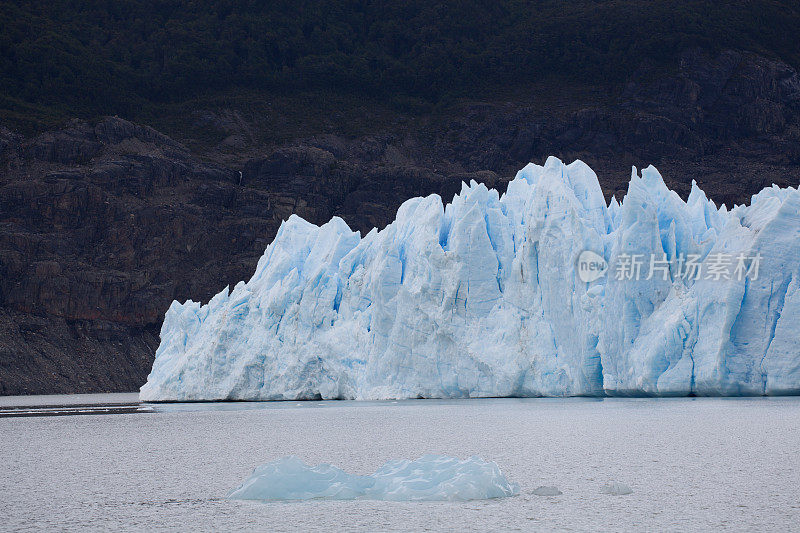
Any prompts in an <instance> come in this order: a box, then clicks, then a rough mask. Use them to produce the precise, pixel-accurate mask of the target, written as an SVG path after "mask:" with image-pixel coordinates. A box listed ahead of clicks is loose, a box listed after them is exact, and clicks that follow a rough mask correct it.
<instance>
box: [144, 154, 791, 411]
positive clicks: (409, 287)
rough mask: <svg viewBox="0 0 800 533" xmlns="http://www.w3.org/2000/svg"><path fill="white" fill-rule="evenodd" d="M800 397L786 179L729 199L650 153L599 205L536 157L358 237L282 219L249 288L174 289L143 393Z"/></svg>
mask: <svg viewBox="0 0 800 533" xmlns="http://www.w3.org/2000/svg"><path fill="white" fill-rule="evenodd" d="M587 258H588V259H587ZM722 267H726V268H722ZM798 393H800V192H798V190H797V189H794V188H791V187H788V188H779V187H776V186H773V187H768V188H765V189H764V190H762V191H761V192H760V193H758V194H756V195H754V196H753V198H752V201H751V203H750V205H742V206H734V207H733V208H731V209H730V210H729V209H728V208H727V207H726V206H724V205H723V206H721V207H717V206H716V205H715V204H714V203H713V202H712V201H711V200H709V199H708V198H706V196H705V194H704V193H703V192H702V191H701V190H700V189H699V188H698V187H697V186H696V185H695V184H693V186H692V190H691V193H690V194H689V197H688V199H687V201H683V200H682V199H681V198H680V197H679V196H678V194H677V193H675V192H673V191H671V190H669V189H668V188H667V187H666V185H665V184H664V181H663V180H662V178H661V176H660V175H659V173H658V172H657V171H656V169H655V168H653V167H648V168H645V169H644V170H642V172H641V175H639V173H638V172H637V170H636V169H634V171H633V173H632V176H631V181H630V184H629V187H628V191H627V194H626V195H625V197H624V198H623V199H622V201H621V202H617V200H616V199H612V200H611V202H610V204H606V202H605V199H604V197H603V194H602V191H601V189H600V185H599V183H598V180H597V177H596V175H595V174H594V172H593V171H592V170H591V169H590V168H589V167H588V166H587V165H586V164H584V163H582V162H581V161H575V162H574V163H571V164H568V165H567V164H564V163H562V162H561V161H560V160H558V159H556V158H554V157H551V158H549V159H548V160H547V161H546V163H545V164H544V166H539V165H535V164H529V165H527V166H526V167H525V168H523V169H522V170H521V171H519V172H518V173H517V176H516V178H515V179H514V180H513V181H511V182H510V183H509V185H508V189H507V191H506V192H505V193H504V194H502V195H500V194H499V193H498V192H497V191H495V190H490V189H487V188H486V187H485V186H484V185H482V184H477V183H475V182H472V183H470V184H469V185H467V184H464V185H463V186H462V189H461V192H460V193H459V194H457V195H456V196H455V197H454V198H453V200H452V202H451V203H449V204H446V205H445V204H444V203H443V202H442V199H441V198H440V197H439V196H437V195H431V196H428V197H425V198H413V199H411V200H408V201H406V202H405V203H404V204H403V205H402V206H401V207H400V208H399V210H398V212H397V217H396V219H395V221H394V222H392V223H391V224H389V225H388V226H387V227H386V228H384V229H383V230H380V231H378V230H376V229H374V230H372V231H370V232H369V233H368V234H367V235H365V236H364V237H362V236H361V235H360V234H359V233H358V232H353V231H351V230H350V228H348V226H347V224H346V223H345V222H344V221H343V220H341V219H340V218H333V219H332V220H331V221H330V222H328V223H326V224H324V225H322V226H316V225H314V224H311V223H309V222H306V221H305V220H303V219H301V218H299V217H297V216H294V215H293V216H292V217H290V218H289V219H288V220H286V221H285V222H284V223H283V224H282V226H281V228H280V230H279V231H278V233H277V235H276V237H275V239H274V241H273V242H272V244H270V245H269V247H268V248H267V250H266V252H265V253H264V255H263V257H262V258H261V259H260V261H259V262H258V266H257V267H256V271H255V273H254V275H253V277H252V278H251V279H250V280H249V281H248V282H240V283H238V284H237V285H236V286H235V287H234V288H233V290H232V291H231V290H229V289H228V288H225V289H224V290H223V291H222V292H220V293H219V294H217V295H216V296H215V297H214V298H212V299H211V301H210V302H209V303H208V304H206V305H201V304H200V303H197V302H193V301H187V302H185V303H179V302H173V303H172V305H171V306H170V308H169V310H168V311H167V314H166V317H165V320H164V324H163V327H162V330H161V344H160V346H159V348H158V350H157V352H156V358H155V362H154V364H153V369H152V371H151V373H150V376H149V377H148V381H147V383H146V384H145V385H144V386H143V387H142V389H141V393H140V397H141V399H142V400H145V401H194V400H298V399H400V398H467V397H497V396H526V397H527V396H604V395H609V396H640V395H644V396H687V395H722V396H740V395H765V394H766V395H780V394H798Z"/></svg>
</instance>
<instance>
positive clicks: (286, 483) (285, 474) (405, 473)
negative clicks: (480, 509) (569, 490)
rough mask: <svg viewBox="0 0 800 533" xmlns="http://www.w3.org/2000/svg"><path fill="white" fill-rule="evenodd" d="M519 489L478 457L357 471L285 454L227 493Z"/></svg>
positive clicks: (398, 495)
mask: <svg viewBox="0 0 800 533" xmlns="http://www.w3.org/2000/svg"><path fill="white" fill-rule="evenodd" d="M517 494H519V487H518V486H517V484H516V483H509V482H508V480H506V477H505V476H504V475H503V474H502V472H500V468H499V467H498V466H497V464H496V463H493V462H486V461H484V460H483V459H481V458H480V457H470V458H469V459H464V460H460V459H457V458H455V457H447V456H443V455H424V456H422V457H420V458H419V459H417V460H416V461H406V460H394V461H388V462H386V464H384V465H383V466H382V467H380V468H379V469H378V470H377V471H375V473H374V474H370V475H365V476H359V475H355V474H348V473H347V472H345V471H344V470H341V469H339V468H336V467H335V466H332V465H329V464H321V465H317V466H310V465H307V464H306V463H304V462H303V461H302V460H300V459H299V458H297V457H284V458H282V459H278V460H276V461H272V462H270V463H266V464H263V465H261V466H259V467H258V468H256V469H255V471H254V472H253V474H252V475H251V476H250V477H249V478H248V479H247V480H246V481H245V482H244V483H242V485H240V486H239V487H237V488H236V489H234V490H232V491H231V492H230V494H228V498H231V499H236V500H310V499H324V500H357V499H358V500H389V501H435V500H461V501H464V500H486V499H492V498H505V497H508V496H515V495H517Z"/></svg>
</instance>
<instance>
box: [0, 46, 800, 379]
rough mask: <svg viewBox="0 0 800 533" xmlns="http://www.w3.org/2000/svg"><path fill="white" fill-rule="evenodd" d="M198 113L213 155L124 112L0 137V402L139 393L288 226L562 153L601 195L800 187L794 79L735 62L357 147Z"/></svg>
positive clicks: (362, 226)
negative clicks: (188, 310)
mask: <svg viewBox="0 0 800 533" xmlns="http://www.w3.org/2000/svg"><path fill="white" fill-rule="evenodd" d="M653 80H655V81H653ZM550 90H551V91H558V87H551V88H550ZM231 113H232V114H233V115H237V112H236V111H233V112H231ZM229 114H230V113H229ZM200 116H202V117H205V118H204V119H203V120H200V121H198V126H197V127H198V128H203V127H208V128H217V129H220V130H224V131H225V132H226V137H225V140H224V141H223V142H222V143H220V144H219V145H216V146H212V147H210V148H208V149H206V150H202V151H197V150H194V151H190V150H189V149H187V148H186V147H185V146H184V144H181V142H178V141H176V140H173V139H171V138H169V137H167V136H165V135H163V134H161V133H159V132H157V131H155V130H154V129H152V128H149V127H147V126H142V125H137V124H134V123H131V122H128V121H126V120H124V119H121V118H117V117H109V118H105V119H103V120H100V121H97V122H92V123H87V122H82V121H77V120H76V121H73V122H72V123H70V124H68V125H66V126H65V127H63V128H61V129H58V130H55V131H50V132H47V133H44V134H41V135H38V136H34V137H29V138H25V137H22V136H20V135H17V134H15V133H13V132H11V131H9V130H8V129H6V128H3V127H1V126H0V394H31V393H64V392H94V391H129V390H136V389H138V387H139V386H140V385H141V384H142V383H143V382H144V380H145V378H146V376H147V373H148V372H149V369H150V364H151V363H152V358H153V353H154V351H155V348H156V347H157V345H158V331H159V327H160V323H161V320H162V318H163V313H164V312H165V310H166V309H167V307H168V306H169V303H170V302H171V301H172V300H173V299H178V300H185V299H188V298H192V299H194V300H203V301H206V300H207V299H208V298H209V297H210V296H212V295H213V294H214V293H216V292H218V291H219V290H220V289H222V288H223V287H224V286H225V285H226V284H234V283H236V282H237V281H239V280H241V279H247V278H249V276H250V275H251V273H252V271H253V268H254V266H255V263H256V262H257V260H258V258H259V257H260V255H261V254H262V253H263V251H264V249H265V248H266V246H267V245H268V244H269V242H270V241H271V239H272V237H273V236H274V235H275V232H276V231H277V228H278V227H279V225H280V223H281V220H284V219H285V218H287V217H288V216H289V215H290V214H291V213H297V214H298V215H300V216H302V217H304V218H306V219H308V220H310V221H312V222H314V223H317V224H320V223H323V222H325V221H327V220H328V219H330V218H331V217H332V216H335V215H336V216H341V217H343V218H344V219H345V220H346V221H347V223H348V224H349V225H350V226H351V227H352V228H354V229H358V230H361V231H362V233H364V232H366V231H368V230H369V229H370V228H372V227H374V226H377V227H383V226H384V225H386V224H387V223H388V222H389V221H391V219H392V218H393V217H394V213H395V211H396V209H397V207H398V206H399V205H400V203H402V201H404V200H405V199H407V198H409V197H412V196H419V195H427V194H431V193H437V194H440V195H441V196H442V197H444V198H445V199H446V200H449V199H450V198H451V197H452V195H453V194H454V193H456V192H457V191H458V190H459V188H460V184H461V182H462V181H468V180H470V179H475V180H476V181H480V182H484V183H486V184H487V185H489V186H491V187H495V188H498V189H501V190H503V189H504V187H505V184H506V183H507V181H508V179H510V178H511V177H513V174H514V172H515V171H516V169H518V168H520V167H522V166H523V165H524V164H525V163H526V162H528V161H537V162H541V161H543V159H544V157H546V156H547V155H551V154H552V155H556V156H559V157H561V158H562V159H564V160H567V161H568V160H572V159H575V158H580V159H583V160H584V161H586V162H587V163H589V164H590V165H591V166H592V167H593V168H594V169H595V171H596V172H597V173H598V176H599V178H600V181H601V184H602V186H603V189H604V191H605V192H606V194H607V195H608V196H609V197H610V196H611V195H617V196H618V197H620V196H621V195H622V194H624V190H625V188H626V186H627V182H628V178H629V174H630V165H633V164H635V165H639V166H641V165H646V164H650V163H652V164H655V165H656V166H657V167H658V168H659V170H660V171H661V172H662V174H664V176H665V179H666V181H667V183H668V185H670V186H671V187H672V188H674V189H675V190H676V191H678V192H679V193H681V194H682V195H684V196H685V194H686V193H688V190H689V185H690V183H691V180H692V179H696V180H697V181H698V183H699V184H700V186H701V187H702V188H704V189H705V190H706V192H707V193H708V194H709V196H710V197H711V198H713V199H714V200H716V201H717V202H718V203H719V202H724V203H726V204H728V205H732V204H733V203H743V202H746V201H748V199H749V195H751V194H753V193H755V192H757V191H758V190H760V189H761V188H763V187H765V186H768V185H770V184H772V183H777V184H779V185H781V186H787V185H792V186H797V184H798V182H800V122H798V118H800V76H798V73H797V72H795V71H794V70H793V69H791V68H790V67H789V66H787V65H786V64H784V63H782V62H780V61H777V60H772V59H768V58H765V57H760V56H756V55H752V54H747V53H743V52H736V51H726V52H723V53H721V54H713V55H710V54H707V53H705V52H703V51H701V50H689V51H687V52H686V53H685V54H684V55H683V57H682V58H681V61H680V68H679V70H678V71H677V72H675V73H672V74H669V75H663V74H658V73H654V72H651V71H650V70H648V68H647V66H646V65H645V66H643V67H642V68H641V69H640V70H639V71H637V72H636V73H634V75H633V76H632V77H631V79H630V80H629V83H628V84H627V85H626V87H625V88H624V90H623V91H621V93H620V94H618V95H614V96H613V97H612V96H609V97H608V98H603V99H600V98H589V99H588V100H587V101H586V102H585V105H580V106H578V108H577V109H573V108H570V109H558V108H547V106H544V107H542V106H536V105H530V104H529V103H526V102H520V101H500V102H498V101H489V102H464V103H462V104H458V105H454V106H451V107H449V108H448V109H446V110H444V111H442V112H439V113H438V114H436V116H433V115H431V116H421V117H418V118H417V119H416V120H415V121H414V123H413V124H414V125H413V126H409V125H405V126H402V127H400V126H398V127H396V128H392V127H382V128H379V129H376V131H374V132H372V133H370V134H368V135H360V136H352V135H350V136H348V135H343V134H341V133H340V132H339V131H338V130H337V128H336V127H335V126H333V127H331V128H329V131H321V132H315V134H314V135H309V136H303V137H298V138H295V139H290V140H289V141H287V142H284V143H281V144H277V145H276V144H271V145H267V144H259V143H258V142H256V141H254V140H252V139H253V138H254V136H253V135H251V132H250V130H251V129H252V128H254V127H255V128H257V127H258V124H257V119H252V118H251V119H249V123H248V121H222V120H221V119H220V118H219V117H220V116H221V115H220V113H218V112H209V113H206V114H201V115H200ZM237 116H238V115H237ZM176 137H178V136H176ZM248 139H250V140H248ZM182 140H183V139H182Z"/></svg>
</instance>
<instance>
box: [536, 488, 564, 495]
mask: <svg viewBox="0 0 800 533" xmlns="http://www.w3.org/2000/svg"><path fill="white" fill-rule="evenodd" d="M533 494H534V495H536V496H561V495H562V494H564V493H563V492H561V491H560V490H558V487H548V486H542V487H536V488H535V489H534V490H533Z"/></svg>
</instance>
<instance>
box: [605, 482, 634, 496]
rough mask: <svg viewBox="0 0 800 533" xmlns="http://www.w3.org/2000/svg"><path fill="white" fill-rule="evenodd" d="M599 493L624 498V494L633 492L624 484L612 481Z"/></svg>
mask: <svg viewBox="0 0 800 533" xmlns="http://www.w3.org/2000/svg"><path fill="white" fill-rule="evenodd" d="M601 492H602V493H603V494H612V495H614V496H624V495H625V494H631V493H632V492H633V490H632V489H631V488H630V487H629V486H628V485H626V484H625V483H619V482H617V481H612V482H611V483H609V484H608V485H606V486H604V487H603V488H602V489H601Z"/></svg>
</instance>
